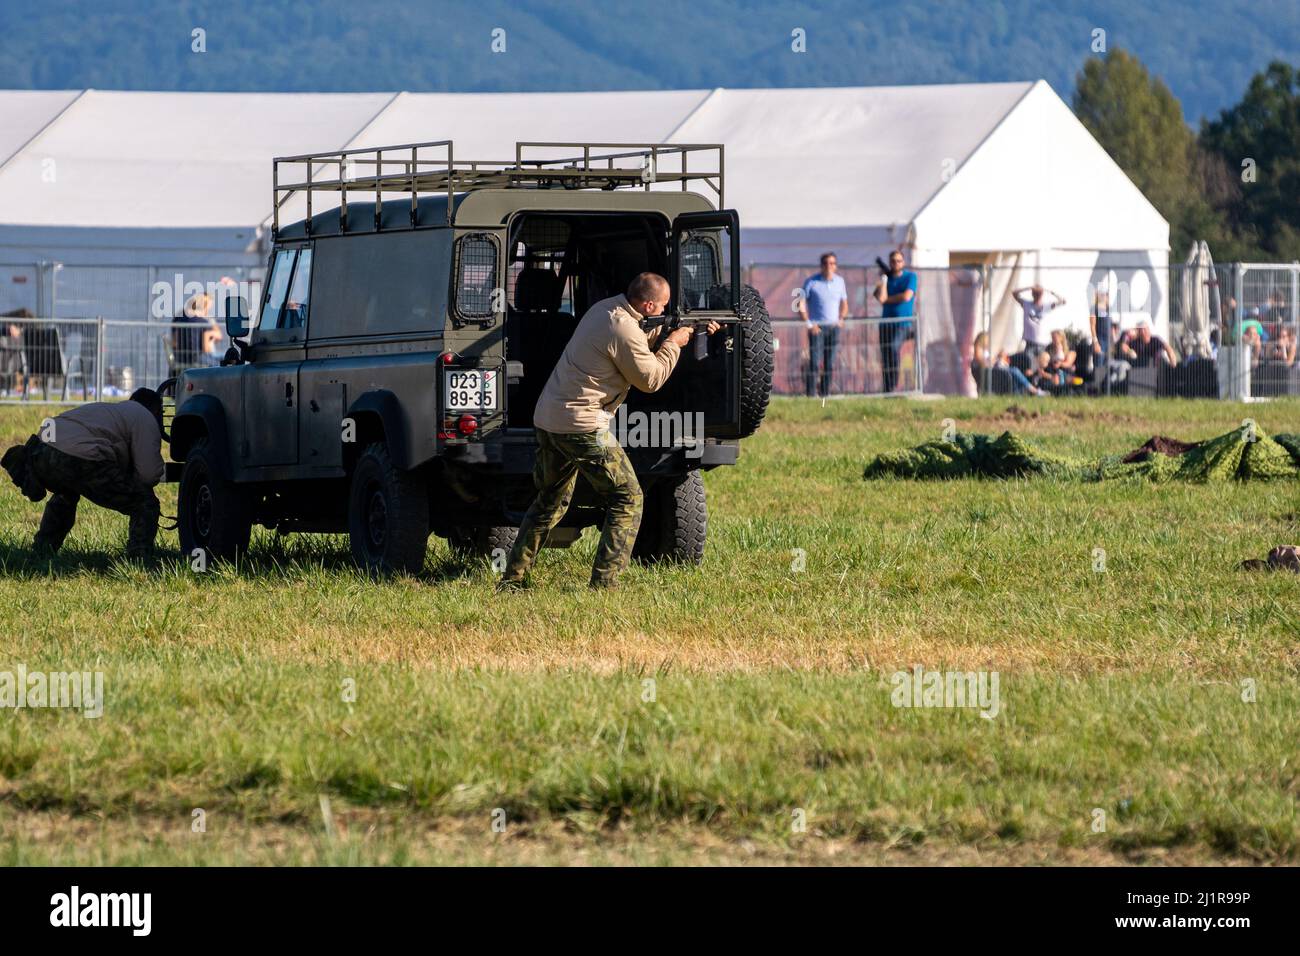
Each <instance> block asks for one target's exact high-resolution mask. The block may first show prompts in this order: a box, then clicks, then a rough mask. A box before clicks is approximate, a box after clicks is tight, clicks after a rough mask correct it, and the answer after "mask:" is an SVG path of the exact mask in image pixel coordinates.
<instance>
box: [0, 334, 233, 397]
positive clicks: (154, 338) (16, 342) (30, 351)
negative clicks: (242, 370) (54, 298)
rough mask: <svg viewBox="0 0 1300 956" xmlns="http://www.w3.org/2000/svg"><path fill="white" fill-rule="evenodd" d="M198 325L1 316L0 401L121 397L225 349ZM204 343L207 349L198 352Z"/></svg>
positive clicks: (213, 361) (208, 361)
mask: <svg viewBox="0 0 1300 956" xmlns="http://www.w3.org/2000/svg"><path fill="white" fill-rule="evenodd" d="M203 328H204V327H203V326H200V325H179V324H175V323H172V322H115V321H110V320H108V319H103V318H95V319H33V318H14V317H0V403H8V404H22V403H36V404H40V403H52V404H66V403H70V402H84V401H95V400H97V399H100V398H105V399H110V398H125V397H127V396H128V395H130V394H131V392H133V391H134V390H135V389H137V388H140V387H142V386H148V387H150V388H152V387H155V386H157V385H158V384H159V383H160V382H162V381H163V380H164V379H167V378H170V377H171V376H173V375H175V374H176V373H177V372H178V371H179V370H181V369H183V368H190V367H195V366H200V365H214V364H216V363H217V361H218V360H219V359H220V357H221V355H222V354H223V353H224V351H225V349H224V347H223V346H222V344H221V343H220V342H208V343H205V342H204V341H203V337H202V334H201V333H202V332H203ZM205 345H206V346H207V347H206V348H205Z"/></svg>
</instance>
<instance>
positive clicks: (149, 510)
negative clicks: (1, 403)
mask: <svg viewBox="0 0 1300 956" xmlns="http://www.w3.org/2000/svg"><path fill="white" fill-rule="evenodd" d="M162 407H163V406H162V399H161V398H160V397H159V395H158V393H157V392H155V391H154V390H153V389H150V388H139V389H136V390H135V392H134V393H133V394H132V395H131V400H130V401H128V402H92V403H90V404H88V405H81V406H79V407H77V408H74V409H72V410H71V411H67V412H64V413H63V414H62V415H59V416H58V417H56V418H53V419H47V420H46V422H45V423H44V425H42V426H41V430H40V432H38V433H37V434H35V435H33V436H32V437H31V438H29V439H27V443H26V444H24V445H15V446H14V447H12V448H10V449H9V450H8V451H7V452H5V454H4V457H3V458H0V466H3V467H4V469H5V471H7V472H9V477H11V478H12V479H13V481H14V484H16V485H17V486H18V488H19V489H20V490H21V491H22V493H23V494H24V495H26V496H27V497H28V498H29V499H31V500H32V501H40V500H42V499H43V498H44V497H45V494H46V492H47V491H48V492H49V493H50V495H51V497H50V500H49V502H48V503H47V504H46V505H45V514H44V515H42V516H41V526H40V530H38V531H37V532H36V540H35V541H33V542H32V549H33V551H35V552H36V553H37V554H46V555H49V554H53V553H54V552H56V551H58V550H59V548H60V547H61V546H62V545H63V540H64V539H65V538H66V537H67V536H68V532H69V531H71V530H72V526H73V524H74V523H76V520H77V502H78V501H80V500H81V499H82V498H88V499H89V500H90V501H92V502H94V503H95V504H97V505H99V506H100V507H102V508H111V509H112V510H114V511H119V512H121V513H122V514H124V515H126V516H127V517H129V518H130V519H131V520H130V526H129V531H128V534H127V545H126V553H127V556H128V557H133V558H138V557H148V556H150V555H151V554H152V553H153V545H154V538H155V537H156V536H157V534H158V514H159V509H158V497H157V495H155V494H154V490H153V489H154V486H155V485H156V484H158V482H160V481H162V479H163V459H162V429H163V424H162Z"/></svg>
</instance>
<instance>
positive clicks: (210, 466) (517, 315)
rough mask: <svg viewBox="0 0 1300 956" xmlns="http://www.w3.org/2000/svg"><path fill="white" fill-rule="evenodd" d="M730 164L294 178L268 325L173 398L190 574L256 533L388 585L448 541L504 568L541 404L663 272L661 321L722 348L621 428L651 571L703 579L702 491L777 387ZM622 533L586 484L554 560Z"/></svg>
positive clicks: (523, 148)
mask: <svg viewBox="0 0 1300 956" xmlns="http://www.w3.org/2000/svg"><path fill="white" fill-rule="evenodd" d="M722 160H723V149H722V147H720V146H684V145H683V146H674V145H647V146H643V145H628V144H591V143H589V144H558V143H519V144H517V146H516V149H515V158H514V161H513V162H511V161H498V162H484V161H467V160H460V159H455V158H453V150H452V144H451V143H450V142H436V143H420V144H414V145H404V146H391V147H382V148H378V149H369V150H348V151H344V152H336V153H328V154H320V155H307V156H293V157H285V158H282V159H277V160H275V162H274V209H275V215H274V230H273V233H272V236H273V248H272V251H271V255H270V261H269V263H268V267H267V274H266V280H265V282H264V283H263V290H262V297H261V303H260V308H259V309H257V310H256V314H257V318H256V320H254V321H252V322H250V321H249V320H248V319H247V318H246V314H247V313H248V312H250V311H251V310H250V309H248V308H247V306H246V305H245V306H242V307H241V306H238V305H236V306H235V307H233V308H229V309H226V310H225V311H224V313H223V314H224V315H225V316H226V325H227V330H228V332H229V334H230V335H231V338H232V340H234V346H233V347H232V348H231V350H230V352H228V353H227V355H226V358H225V359H224V360H223V363H222V366H221V367H219V368H201V369H193V370H190V371H186V372H184V373H183V374H182V375H181V376H180V377H179V378H178V379H176V380H175V381H174V382H172V383H169V384H170V386H171V388H172V389H174V396H175V402H176V405H175V416H174V418H173V420H172V422H171V427H170V436H169V437H170V445H171V458H172V463H171V464H170V465H169V468H168V475H169V478H170V479H171V480H177V479H179V481H180V489H179V507H178V515H177V522H178V531H179V534H180V541H181V549H182V551H183V553H184V554H185V555H187V556H197V555H198V554H199V553H202V554H203V555H204V556H205V557H211V558H212V559H216V560H228V559H232V558H234V557H235V556H236V555H238V554H239V553H240V552H241V551H243V550H244V549H246V548H247V547H248V542H249V535H250V531H251V528H252V525H253V524H254V523H256V524H261V525H264V526H265V527H268V528H274V529H276V530H278V531H281V532H293V531H299V532H325V533H340V532H344V531H346V532H347V533H348V534H349V536H350V538H351V546H352V552H353V554H354V556H355V558H356V560H357V562H358V563H359V564H361V565H362V566H363V567H365V568H367V569H369V570H372V571H405V572H415V571H418V570H419V569H420V568H421V567H422V566H423V564H424V558H425V549H426V546H427V544H428V538H429V535H430V533H433V534H436V535H439V536H442V537H445V538H447V539H448V540H449V541H450V542H451V544H452V547H453V548H454V549H456V550H458V551H460V552H462V553H465V554H471V555H473V554H480V555H492V554H494V553H495V554H496V556H497V557H498V558H500V556H501V552H500V551H499V550H498V549H508V548H509V547H510V545H511V543H512V541H513V537H514V534H515V529H516V528H517V526H518V524H519V522H520V520H521V519H522V517H523V513H524V511H525V510H526V509H527V507H528V504H529V502H530V500H531V498H532V495H533V492H534V489H533V486H532V480H531V472H532V467H533V459H534V456H535V453H536V440H535V437H534V433H533V428H532V416H533V407H534V405H535V403H536V401H537V397H538V395H539V394H540V392H541V390H542V386H543V385H544V384H545V383H546V380H547V378H548V377H549V376H550V374H551V370H552V369H553V368H554V366H555V363H556V362H557V361H558V360H559V358H560V355H561V353H562V352H563V350H564V347H565V344H566V343H567V342H568V340H569V337H570V336H571V335H572V334H573V331H574V329H575V328H576V326H577V322H578V319H579V318H580V317H581V316H582V314H583V313H584V312H585V311H586V310H587V308H588V307H589V306H590V305H591V304H592V303H594V302H597V301H599V300H601V299H604V298H606V297H608V296H611V295H615V294H617V293H619V292H621V291H623V290H624V289H625V288H626V287H627V285H628V282H629V280H631V279H632V277H633V276H635V275H636V274H637V273H640V272H644V271H647V270H648V271H653V272H658V273H660V274H662V275H664V276H666V277H667V278H668V279H669V281H670V282H671V284H672V288H673V301H672V303H671V305H670V307H669V310H668V313H667V315H666V317H665V318H664V319H662V320H660V319H656V320H654V321H656V322H660V321H663V322H665V323H666V324H667V325H669V326H671V325H674V324H677V323H680V322H692V323H700V322H706V321H707V320H710V319H713V320H717V321H719V322H720V323H721V326H722V327H721V329H720V330H719V331H717V332H715V333H714V334H713V335H711V336H708V337H707V338H706V337H705V336H704V335H703V334H701V335H699V336H697V343H698V346H700V347H695V348H692V347H689V346H688V348H687V349H686V350H685V351H684V353H683V355H682V358H681V360H680V361H679V363H678V365H677V368H676V369H675V370H674V372H673V374H672V377H671V378H670V379H669V381H668V383H667V384H666V385H665V386H664V387H663V388H662V389H661V390H660V391H659V392H657V393H655V394H653V395H645V394H642V393H640V392H637V391H635V390H634V391H633V392H632V393H631V395H630V397H629V399H628V401H627V403H626V412H620V414H619V416H617V417H616V419H615V421H614V422H613V423H611V424H612V427H616V428H617V429H618V434H619V436H620V439H621V440H623V443H624V445H625V446H626V447H627V450H628V454H629V456H630V457H631V460H632V462H633V464H634V466H635V467H636V470H637V474H638V475H639V476H640V478H641V484H642V487H643V488H644V490H645V512H644V516H643V518H642V523H641V531H640V535H639V537H638V538H637V542H636V552H635V553H636V556H637V557H638V558H639V559H641V560H644V561H656V560H677V561H689V562H698V561H700V560H701V558H702V557H703V553H704V540H705V533H706V522H707V510H706V504H705V496H704V485H703V482H702V481H701V477H700V472H701V471H703V470H707V469H710V468H715V467H717V466H719V465H730V464H734V463H735V462H736V458H737V455H738V454H739V440H740V439H741V438H744V437H745V436H747V435H749V434H751V433H753V431H754V430H755V429H756V428H757V427H758V425H759V423H760V421H761V420H762V418H763V414H764V411H765V410H766V408H767V403H768V397H769V394H770V391H771V380H772V331H771V326H770V324H769V320H768V315H767V311H766V309H765V307H764V305H763V302H762V300H761V298H760V297H759V296H758V295H757V293H755V292H754V290H753V289H751V288H749V287H747V286H743V285H742V284H741V281H740V263H739V241H740V235H739V222H738V219H737V216H736V213H735V212H734V211H731V210H727V209H721V208H715V207H714V205H713V203H711V202H710V201H709V200H708V199H706V198H705V197H704V196H702V195H699V194H697V193H695V192H692V191H690V190H689V189H688V187H689V186H690V185H691V184H692V183H696V184H702V185H703V186H704V187H706V188H707V189H708V190H709V191H710V192H712V193H713V195H714V196H715V197H716V199H717V205H718V207H721V206H722V204H723V202H722V199H723V171H722ZM692 166H695V167H696V168H694V169H693V168H691V167H692ZM700 167H707V168H700ZM386 194H387V196H388V197H390V198H386ZM394 195H397V196H400V198H391V197H393V196H394ZM291 211H292V212H294V213H295V218H296V217H302V218H301V219H300V221H297V222H293V223H292V224H282V220H284V219H287V218H289V216H288V214H289V213H290V212H291ZM705 343H707V346H705ZM693 426H702V427H693ZM601 518H602V512H601V509H600V508H599V506H598V503H597V502H596V501H595V499H594V495H593V494H592V492H591V489H589V488H584V483H582V482H579V485H578V491H577V492H576V494H575V498H574V502H573V506H572V507H571V508H570V510H569V513H568V516H567V517H566V518H565V519H564V521H563V523H562V524H561V526H560V527H558V528H556V529H555V530H554V531H553V532H552V533H551V536H550V539H549V541H548V545H549V546H558V547H565V546H567V545H569V544H571V543H572V542H573V541H574V540H576V538H577V537H578V535H579V534H580V533H581V530H582V528H584V527H586V526H588V525H594V524H598V523H599V522H600V520H601Z"/></svg>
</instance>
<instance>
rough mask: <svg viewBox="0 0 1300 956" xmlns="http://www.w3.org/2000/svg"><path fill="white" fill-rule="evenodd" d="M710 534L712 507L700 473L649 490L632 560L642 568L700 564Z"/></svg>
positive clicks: (675, 478) (666, 482)
mask: <svg viewBox="0 0 1300 956" xmlns="http://www.w3.org/2000/svg"><path fill="white" fill-rule="evenodd" d="M708 534H709V505H708V499H707V498H706V497H705V494H704V478H703V477H702V476H701V474H700V472H699V471H688V472H687V473H686V474H684V475H679V476H675V477H672V478H661V479H660V480H659V481H657V482H655V483H654V484H653V485H651V486H650V490H649V491H648V492H646V495H645V505H644V507H643V509H642V512H641V530H640V531H638V532H637V536H636V544H634V545H633V546H632V557H633V558H635V559H636V560H637V561H639V562H641V563H642V564H660V563H662V564H699V563H700V562H702V561H703V560H704V542H705V539H707V538H708Z"/></svg>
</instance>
